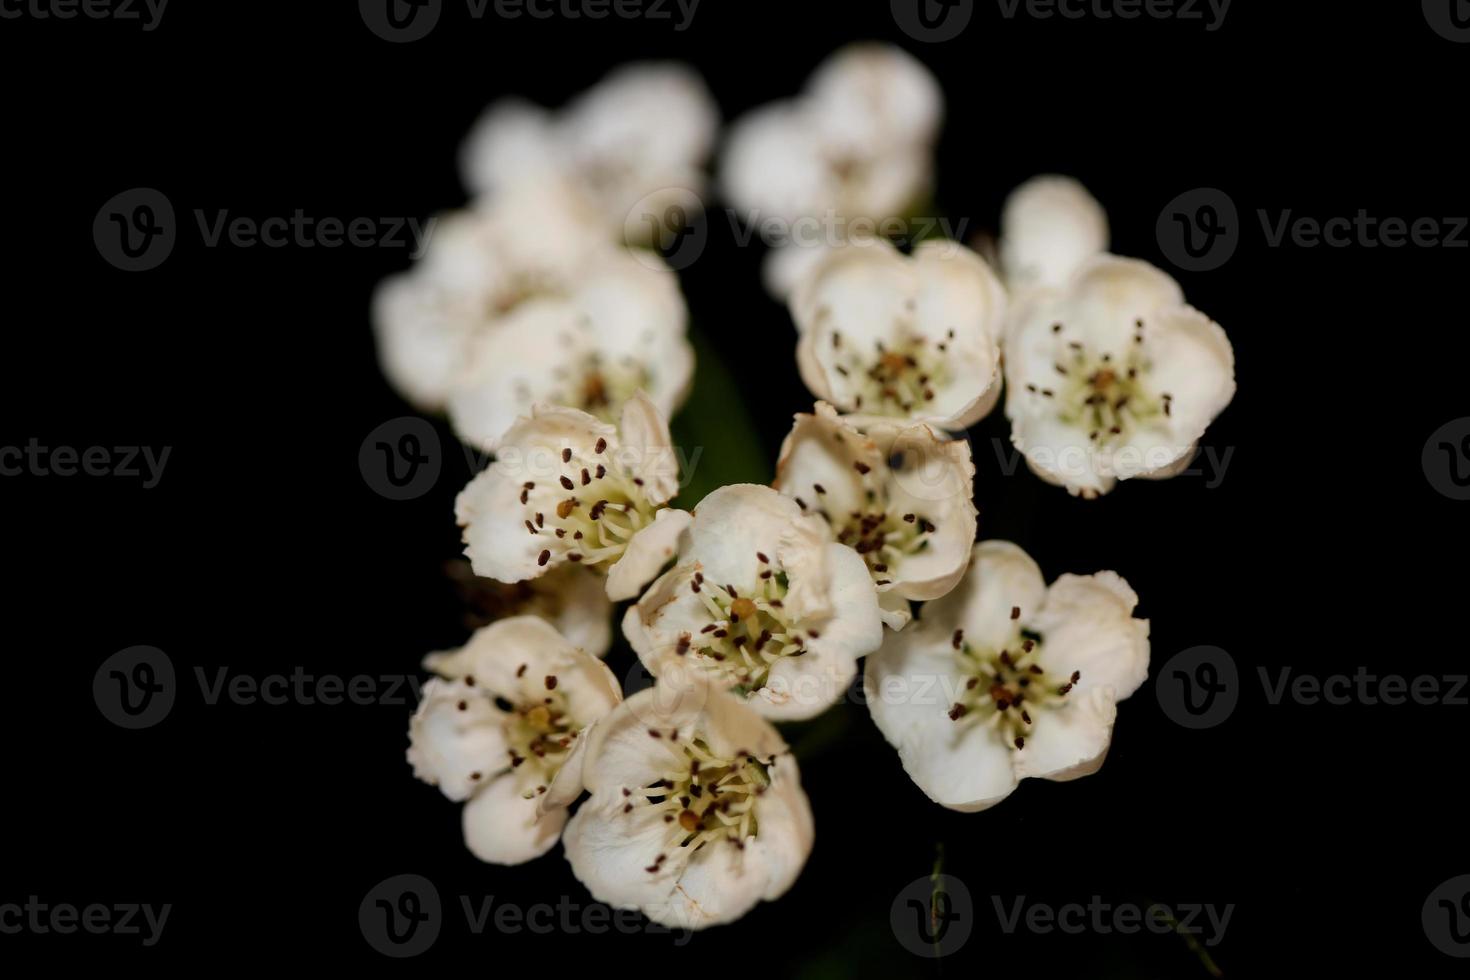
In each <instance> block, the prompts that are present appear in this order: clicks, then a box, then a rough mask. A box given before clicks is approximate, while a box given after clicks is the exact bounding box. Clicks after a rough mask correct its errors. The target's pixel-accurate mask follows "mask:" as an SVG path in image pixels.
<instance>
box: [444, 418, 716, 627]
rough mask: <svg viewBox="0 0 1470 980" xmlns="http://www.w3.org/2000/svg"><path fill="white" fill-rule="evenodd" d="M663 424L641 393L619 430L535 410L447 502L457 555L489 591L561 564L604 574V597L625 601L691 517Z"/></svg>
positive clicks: (669, 553)
mask: <svg viewBox="0 0 1470 980" xmlns="http://www.w3.org/2000/svg"><path fill="white" fill-rule="evenodd" d="M678 489H679V464H678V460H677V459H676V458H675V456H674V451H673V447H672V445H671V444H670V441H669V427H668V423H667V422H665V421H664V419H663V417H662V416H661V415H660V414H659V411H658V409H657V408H656V407H655V406H654V404H653V403H652V402H651V401H650V400H649V399H648V397H647V396H646V395H644V394H643V393H642V392H635V393H634V394H633V395H632V397H630V398H629V399H627V401H626V403H625V405H624V407H623V414H622V421H621V424H620V425H619V427H618V428H614V427H613V426H611V425H608V424H607V423H605V422H601V421H599V420H597V419H596V418H593V417H592V416H591V415H588V414H587V413H586V412H582V411H578V410H576V409H572V408H561V407H553V406H547V405H537V406H536V407H534V408H533V409H532V410H531V414H530V415H529V416H525V417H522V418H520V419H518V420H517V421H516V422H515V424H514V425H512V426H511V427H510V429H509V430H508V431H507V432H506V433H505V438H504V439H503V440H501V443H500V448H499V450H498V452H497V454H496V459H495V462H494V463H492V464H490V466H489V467H488V468H486V469H485V470H484V471H483V472H482V473H480V474H479V475H478V476H476V477H475V478H474V479H473V480H471V481H470V483H469V485H468V486H466V487H465V488H464V490H463V491H461V492H460V495H459V499H458V500H457V501H455V515H456V517H457V518H458V520H459V523H460V526H461V527H463V528H464V541H465V546H466V547H465V554H466V555H468V556H469V559H470V564H471V566H472V567H473V568H474V570H475V572H476V574H479V575H484V576H486V577H488V578H492V579H495V580H496V581H497V582H520V581H524V580H526V579H533V578H537V577H539V576H541V575H544V574H546V573H548V572H550V571H552V570H554V569H556V568H558V567H560V566H561V565H563V564H568V563H571V564H582V565H584V566H587V567H603V568H606V569H607V575H608V579H607V594H608V596H609V597H610V598H612V599H614V600H619V599H630V598H632V597H633V596H635V595H637V594H638V591H639V590H640V589H642V588H643V586H644V584H646V583H647V582H648V580H649V579H651V578H653V577H654V576H655V575H656V574H658V570H659V569H660V568H661V567H663V565H664V563H665V562H667V561H668V560H669V559H670V558H672V557H673V556H674V554H675V552H676V551H677V548H678V540H679V536H680V534H681V533H682V531H683V530H684V529H685V528H686V527H687V526H688V525H689V520H690V518H689V515H688V514H687V513H685V512H683V511H678V510H671V509H669V508H667V507H666V506H665V505H666V504H667V503H668V502H669V500H670V499H672V498H673V496H674V494H675V493H677V492H678Z"/></svg>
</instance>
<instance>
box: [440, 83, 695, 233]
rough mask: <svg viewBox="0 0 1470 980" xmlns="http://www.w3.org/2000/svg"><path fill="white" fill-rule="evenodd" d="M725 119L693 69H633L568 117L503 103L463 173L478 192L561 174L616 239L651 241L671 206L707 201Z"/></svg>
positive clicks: (482, 128)
mask: <svg viewBox="0 0 1470 980" xmlns="http://www.w3.org/2000/svg"><path fill="white" fill-rule="evenodd" d="M719 121H720V120H719V109H718V107H717V106H716V105H715V103H714V100H713V99H712V98H711V97H710V94H709V92H708V90H707V89H706V88H705V85H704V82H703V80H702V79H701V78H700V77H699V75H698V74H697V73H696V72H694V71H693V70H692V69H690V68H688V67H687V66H685V65H680V64H676V63H673V62H649V63H641V64H632V65H626V66H624V67H621V68H619V69H617V70H616V71H614V72H613V73H612V74H610V75H608V76H607V77H606V78H604V79H603V80H602V81H601V82H599V83H598V84H597V85H596V86H595V87H593V88H592V89H590V90H588V91H587V92H585V93H583V94H582V95H581V96H579V97H578V98H576V99H575V100H574V101H573V102H572V103H571V104H570V105H568V106H567V107H566V108H565V109H564V110H562V111H561V112H552V111H550V110H547V109H543V108H541V107H539V106H535V105H531V104H530V103H527V102H523V101H520V100H517V99H508V100H503V101H500V102H497V103H495V104H494V105H492V106H491V107H490V108H489V109H488V110H487V111H486V113H485V115H484V116H482V117H481V119H480V121H479V122H478V123H476V124H475V127H474V129H473V130H472V131H471V133H470V135H469V137H468V138H467V139H466V141H465V145H464V148H463V150H462V152H461V169H462V171H463V174H464V180H465V183H466V185H467V186H468V187H469V188H470V190H471V192H473V193H475V194H487V195H500V194H504V193H513V192H514V189H515V188H516V187H518V186H520V185H521V184H523V183H525V182H526V181H527V180H528V179H535V178H537V177H539V176H541V175H543V174H557V175H560V176H561V177H563V178H564V179H566V180H567V181H568V182H569V183H570V184H571V185H572V186H574V187H575V188H576V189H577V191H578V192H579V193H580V194H582V195H584V196H585V197H586V198H587V199H588V200H589V201H590V202H591V203H592V204H593V206H594V207H595V208H596V210H597V212H598V214H599V215H600V218H601V221H602V222H603V224H604V225H605V226H606V227H607V228H609V229H611V230H612V233H614V234H618V235H621V234H624V232H625V230H626V231H627V232H628V233H630V234H631V235H632V236H633V237H631V238H630V241H633V242H635V243H639V244H647V243H648V241H649V238H650V237H651V232H652V230H653V227H656V223H657V222H658V221H660V220H662V218H663V215H664V212H665V209H666V208H667V207H669V206H673V205H678V206H681V207H683V206H687V205H688V203H689V202H690V201H698V200H699V195H701V194H702V193H703V191H704V181H705V178H704V173H703V166H704V163H705V160H706V159H707V158H708V157H709V154H710V150H711V148H712V147H713V144H714V140H715V135H716V131H717V130H718V128H719ZM650 222H653V224H652V225H651V224H650Z"/></svg>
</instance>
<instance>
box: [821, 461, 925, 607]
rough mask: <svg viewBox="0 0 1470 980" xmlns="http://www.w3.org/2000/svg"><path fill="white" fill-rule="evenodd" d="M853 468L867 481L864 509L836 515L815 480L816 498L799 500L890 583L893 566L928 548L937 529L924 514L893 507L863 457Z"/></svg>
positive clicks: (876, 578)
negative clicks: (898, 509)
mask: <svg viewBox="0 0 1470 980" xmlns="http://www.w3.org/2000/svg"><path fill="white" fill-rule="evenodd" d="M889 466H890V470H892V469H896V468H897V467H896V466H894V460H890V463H889ZM853 468H854V469H856V470H857V471H858V475H859V476H860V477H861V479H862V483H863V501H864V506H863V508H862V509H860V510H852V511H848V513H847V515H846V516H845V517H841V516H834V515H833V514H832V513H831V511H829V510H828V508H827V507H826V506H825V501H824V498H825V497H826V496H827V488H826V487H824V486H822V484H820V483H813V484H812V493H813V494H814V500H813V503H812V505H811V506H809V505H808V503H807V501H806V499H805V498H804V497H796V498H795V500H796V503H797V506H799V507H800V508H801V509H802V510H809V509H815V510H816V512H817V513H819V514H821V515H822V518H823V519H824V520H826V522H827V525H828V526H829V527H831V528H832V530H833V532H834V533H835V535H836V538H837V543H838V544H845V545H848V546H849V547H851V548H852V549H853V550H854V551H856V552H857V553H858V554H860V555H862V556H863V561H864V562H866V563H867V566H868V573H869V574H871V575H872V576H873V581H874V582H875V583H876V584H878V585H888V584H890V583H891V582H892V579H891V578H889V569H890V567H891V566H893V565H895V564H897V563H898V562H899V561H900V560H901V559H903V558H906V557H910V556H912V555H917V554H919V553H920V552H922V551H923V550H924V549H926V548H928V547H929V536H930V535H931V534H933V533H934V531H935V526H934V524H933V522H932V521H930V520H929V519H928V518H927V517H924V516H923V515H922V514H914V513H903V514H899V513H896V512H894V511H892V510H889V509H888V501H887V494H886V493H884V491H883V488H882V486H881V481H878V480H876V479H875V478H873V477H872V476H870V474H872V470H873V468H872V467H871V466H869V465H868V464H866V463H863V462H861V461H859V462H855V463H853ZM875 483H876V484H878V485H876V486H875Z"/></svg>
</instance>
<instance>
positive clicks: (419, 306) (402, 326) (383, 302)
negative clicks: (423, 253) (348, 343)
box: [372, 273, 480, 411]
mask: <svg viewBox="0 0 1470 980" xmlns="http://www.w3.org/2000/svg"><path fill="white" fill-rule="evenodd" d="M372 318H373V329H374V332H375V334H376V337H377V344H378V359H379V363H380V364H381V366H382V369H383V373H384V374H385V375H387V377H388V381H389V382H390V383H391V384H392V385H393V387H394V388H395V389H396V390H397V391H398V392H399V393H400V394H402V395H403V397H405V398H407V399H408V400H409V401H411V402H413V403H414V404H415V405H417V406H418V407H419V408H421V409H423V410H425V411H440V410H442V409H443V408H444V402H445V399H447V398H448V397H449V390H450V384H451V382H452V380H453V378H454V373H455V371H456V370H457V369H458V367H459V365H460V363H461V361H462V360H463V358H464V352H465V348H466V346H467V345H468V343H469V339H470V337H471V336H472V335H473V333H474V331H475V330H476V329H478V328H479V327H480V323H479V321H478V320H477V319H476V318H474V317H472V316H467V315H464V314H463V313H462V312H461V311H459V310H457V309H455V308H454V307H453V306H452V305H451V303H450V301H449V300H447V299H446V297H444V295H443V291H442V289H440V288H438V287H436V286H435V285H434V284H433V283H430V282H428V281H427V280H426V279H425V277H423V276H420V275H415V274H413V273H405V274H402V275H398V276H393V277H391V278H389V279H385V280H384V281H383V282H382V283H381V284H380V285H379V286H378V289H377V291H376V292H375V293H374V295H373V309H372Z"/></svg>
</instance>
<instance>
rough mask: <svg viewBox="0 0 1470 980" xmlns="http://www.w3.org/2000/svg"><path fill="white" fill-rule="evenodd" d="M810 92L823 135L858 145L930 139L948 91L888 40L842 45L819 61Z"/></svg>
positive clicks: (808, 90) (914, 60) (919, 142)
mask: <svg viewBox="0 0 1470 980" xmlns="http://www.w3.org/2000/svg"><path fill="white" fill-rule="evenodd" d="M807 92H808V97H809V98H810V99H811V101H812V104H813V113H814V115H815V116H816V118H817V120H818V124H819V126H820V127H821V130H822V132H823V134H824V136H825V137H826V138H827V139H828V140H829V141H831V142H832V143H833V144H834V145H837V146H846V147H849V148H851V149H853V150H858V149H862V148H866V147H869V146H872V145H874V144H885V143H909V144H923V143H928V142H930V141H932V140H933V139H934V138H935V136H937V135H938V131H939V124H940V121H941V119H942V117H943V114H944V95H943V93H942V92H941V91H940V89H939V83H938V82H937V81H936V80H935V78H934V76H933V74H931V73H930V71H929V70H928V69H927V68H925V67H924V65H922V64H921V63H920V62H919V61H918V60H917V59H915V58H914V57H913V56H912V55H910V54H908V53H907V52H905V51H904V50H903V49H901V48H898V47H895V46H893V45H887V44H871V43H869V44H854V45H850V46H848V47H846V48H843V49H842V50H840V51H838V52H837V53H836V54H834V55H832V56H831V57H829V58H828V59H827V60H826V61H824V62H822V64H821V65H819V66H818V67H817V70H816V71H815V72H814V73H813V74H812V77H811V79H810V80H809V81H808V83H807Z"/></svg>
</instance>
